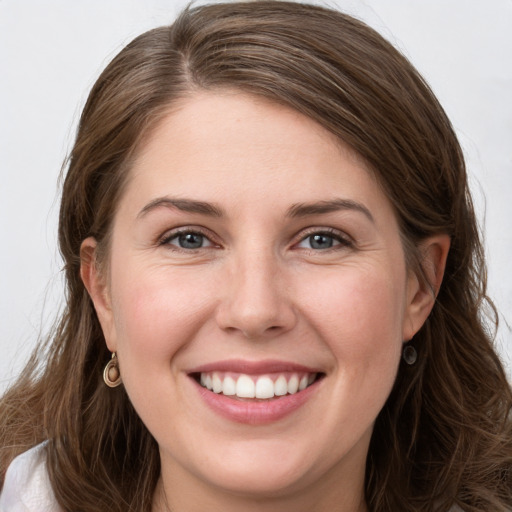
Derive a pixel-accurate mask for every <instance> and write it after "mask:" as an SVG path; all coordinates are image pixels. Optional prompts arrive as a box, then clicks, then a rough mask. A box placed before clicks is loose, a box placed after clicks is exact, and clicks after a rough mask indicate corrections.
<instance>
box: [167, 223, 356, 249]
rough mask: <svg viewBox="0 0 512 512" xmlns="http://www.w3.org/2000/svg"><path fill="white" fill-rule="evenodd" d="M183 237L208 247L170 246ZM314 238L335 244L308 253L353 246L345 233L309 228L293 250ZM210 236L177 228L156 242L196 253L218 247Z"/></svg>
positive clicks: (198, 230) (186, 228)
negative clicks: (185, 236)
mask: <svg viewBox="0 0 512 512" xmlns="http://www.w3.org/2000/svg"><path fill="white" fill-rule="evenodd" d="M184 235H196V236H197V235H198V236H200V237H202V239H203V241H204V240H207V241H208V243H209V245H207V246H201V247H197V248H186V247H180V246H178V245H175V244H171V241H173V240H175V239H179V237H180V236H184ZM314 236H323V237H326V238H330V239H332V240H333V241H334V242H337V243H336V244H335V245H332V246H331V247H327V248H323V249H321V248H319V249H315V248H313V247H308V248H304V249H306V250H308V251H311V252H314V253H318V252H330V251H336V250H339V249H342V248H351V247H353V246H354V243H353V240H352V239H351V238H350V237H349V236H348V235H346V234H345V233H343V232H341V231H338V230H336V229H333V228H309V229H308V230H306V232H302V233H301V238H300V240H299V241H298V242H296V243H294V244H293V247H294V248H297V246H298V245H299V244H301V243H303V242H305V241H306V240H308V239H309V238H311V237H314ZM212 238H213V237H212V236H211V235H209V234H206V233H205V232H204V231H203V230H201V229H199V228H190V227H183V228H178V229H176V230H173V231H172V232H170V233H166V234H165V235H164V236H162V237H161V238H160V240H159V242H158V245H159V246H171V247H172V249H173V250H176V251H183V252H191V251H198V250H200V249H205V248H210V247H219V244H217V243H215V242H214V241H213V240H212Z"/></svg>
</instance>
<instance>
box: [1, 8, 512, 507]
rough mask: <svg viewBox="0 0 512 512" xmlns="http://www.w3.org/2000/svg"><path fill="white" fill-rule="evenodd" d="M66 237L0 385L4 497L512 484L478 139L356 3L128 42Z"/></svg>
mask: <svg viewBox="0 0 512 512" xmlns="http://www.w3.org/2000/svg"><path fill="white" fill-rule="evenodd" d="M59 241H60V247H61V252H62V254H63V257H64V260H65V263H66V277H67V284H68V290H67V292H68V297H67V309H66V311H65V314H64V315H63V318H62V320H61V323H60V324H59V326H58V328H57V329H56V332H55V333H54V336H53V337H52V340H51V342H49V345H48V350H47V355H46V359H45V361H44V366H43V369H42V370H41V372H38V370H37V366H36V362H37V360H36V359H34V361H33V362H32V363H31V365H30V366H29V367H28V368H27V370H26V371H25V373H24V374H23V375H22V376H21V377H20V379H19V380H18V382H17V383H16V384H15V385H14V386H13V387H12V388H11V390H9V391H8V392H7V393H6V395H5V396H4V398H3V400H2V429H1V432H2V441H1V446H2V450H3V451H2V459H1V460H2V473H3V472H4V471H5V469H6V467H7V466H8V465H9V463H11V461H12V460H13V459H14V458H15V456H16V455H18V454H21V453H23V452H25V453H23V454H22V455H21V457H19V458H17V459H15V460H14V462H13V463H12V464H10V466H9V470H8V473H7V476H6V478H5V485H4V490H3V494H2V498H1V499H2V500H3V502H2V501H0V503H2V504H3V506H4V507H8V506H10V507H11V508H12V509H14V506H17V507H21V505H20V501H23V500H25V502H27V501H28V500H39V508H37V505H36V509H37V510H41V508H42V507H41V505H40V504H41V499H44V500H46V505H45V506H48V507H53V508H54V509H55V508H56V507H57V506H58V507H60V509H61V510H81V511H82V510H83V511H100V510H101V511H104V510H113V511H114V510H119V511H126V510H137V511H138V510H153V511H166V510H172V511H181V510H186V511H191V510H204V509H207V508H210V509H213V510H223V511H230V510H280V511H286V510H308V511H309V510H315V511H324V510H329V511H331V510H340V511H347V512H348V511H366V510H374V511H396V510H439V511H441V510H458V508H461V509H462V510H465V511H476V510H496V511H498V510H508V509H509V508H510V506H511V505H512V492H511V488H512V486H511V481H510V479H511V477H510V469H511V460H512V458H511V457H512V449H511V444H512V442H511V441H512V435H511V426H510V421H509V419H508V416H509V411H510V407H511V403H512V396H511V392H510V388H509V386H508V384H507V381H506V379H505V376H504V372H503V369H502V367H501V364H500V362H499V359H498V358H497V356H496V354H495V352H494V351H493V348H492V344H491V341H490V339H489V335H488V334H487V331H486V328H485V324H483V323H482V319H481V318H482V313H483V312H485V311H484V310H483V309H482V308H483V307H484V306H485V305H486V304H489V303H488V300H487V297H486V295H485V272H484V261H483V255H482V247H481V244H480V241H479V237H478V230H477V227H476V222H475V217H474V213H473V208H472V205H471V199H470V196H469V192H468V188H467V178H466V174H465V169H464V162H463V158H462V153H461V150H460V147H459V145H458V143H457V140H456V137H455V135H454V133H453V130H452V128H451V126H450V123H449V121H448V119H447V118H446V116H445V114H444V112H443V110H442V108H441V107H440V105H439V104H438V102H437V101H436V99H435V98H434V96H433V95H432V93H431V91H430V90H429V89H428V87H427V86H426V85H425V83H424V82H423V80H422V79H421V77H419V75H418V74H417V73H416V71H415V70H414V69H413V68H412V67H411V65H410V64H409V63H408V62H407V61H406V60H405V59H404V58H403V57H402V56H401V55H400V54H398V53H397V51H396V50H394V49H393V47H392V46H391V45H389V44H388V43H387V42H386V41H384V40H383V39H382V38H381V37H380V36H379V35H377V34H376V33H375V32H374V31H372V30H371V29H369V28H368V27H367V26H365V25H363V24H362V23H360V22H358V21H356V20H354V19H352V18H350V17H348V16H345V15H342V14H340V13H334V12H332V11H329V10H326V9H323V8H319V7H312V6H307V5H299V4H295V3H287V2H272V1H271V2H250V3H239V4H236V3H234V4H233V3H231V4H225V5H216V6H207V7H199V8H194V9H189V10H187V11H185V12H184V13H183V14H182V15H181V16H180V17H179V19H178V20H177V21H176V22H175V23H174V25H173V26H171V27H163V28H160V29H155V30H152V31H150V32H147V33H146V34H143V35H142V36H140V37H139V38H137V39H136V40H135V41H133V42H132V43H131V44H130V45H128V47H127V48H125V49H124V50H123V51H122V52H121V53H120V54H119V55H118V56H117V57H116V58H115V59H114V60H113V62H112V63H111V64H110V65H109V66H108V67H107V69H106V70H105V71H104V73H103V74H102V75H101V77H100V78H99V80H98V81H97V83H96V85H95V86H94V88H93V90H92V92H91V94H90V97H89V100H88V102H87V104H86V106H85V109H84V112H83V114H82V117H81V121H80V126H79V131H78V134H77V140H76V142H75V146H74V148H73V151H72V153H71V155H70V158H69V167H68V172H67V177H66V180H65V183H64V189H63V196H62V205H61V214H60V226H59ZM34 447H35V448H34ZM29 449H30V450H29ZM26 450H29V451H26ZM57 503H58V505H57ZM14 504H16V505H14ZM7 510H10V509H9V508H7ZM22 510H24V509H22ZM28 510H30V508H28Z"/></svg>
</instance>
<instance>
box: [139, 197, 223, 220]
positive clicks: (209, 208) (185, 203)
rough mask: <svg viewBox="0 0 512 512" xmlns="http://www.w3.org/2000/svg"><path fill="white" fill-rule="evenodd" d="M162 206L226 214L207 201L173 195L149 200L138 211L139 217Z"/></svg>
mask: <svg viewBox="0 0 512 512" xmlns="http://www.w3.org/2000/svg"><path fill="white" fill-rule="evenodd" d="M162 206H163V207H165V208H171V209H176V210H181V211H182V212H188V213H199V214H202V215H209V216H211V217H222V216H223V215H224V212H223V211H222V208H220V207H218V206H215V205H214V204H212V203H207V202H205V201H196V200H194V199H178V198H172V197H157V198H156V199H154V200H153V201H151V202H149V203H148V204H147V205H146V206H144V208H142V210H141V211H140V212H139V213H138V215H137V218H141V217H144V216H145V215H146V214H148V213H149V212H151V211H152V210H155V209H156V208H161V207H162Z"/></svg>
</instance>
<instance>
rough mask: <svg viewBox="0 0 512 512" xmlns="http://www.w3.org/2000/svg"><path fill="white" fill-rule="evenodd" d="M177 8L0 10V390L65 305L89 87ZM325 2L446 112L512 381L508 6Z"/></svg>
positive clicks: (397, 0) (126, 2) (143, 1)
mask: <svg viewBox="0 0 512 512" xmlns="http://www.w3.org/2000/svg"><path fill="white" fill-rule="evenodd" d="M186 3H187V2H186V1H184V0H174V1H172V0H166V1H164V0H75V1H72V2H71V1H69V0H46V1H44V2H41V1H39V0H0V178H1V180H0V244H1V246H0V247H1V250H0V270H1V277H0V392H1V391H2V390H3V389H5V387H6V386H7V384H8V382H9V380H10V379H12V377H13V375H16V373H17V372H19V370H20V368H21V366H22V362H23V361H25V360H26V358H27V356H28V354H29V353H30V350H31V349H32V348H33V347H34V345H35V344H36V343H37V341H38V339H39V337H40V335H41V333H44V332H45V331H46V330H47V329H48V328H49V327H50V325H51V324H52V322H53V320H54V319H55V316H56V314H57V311H58V307H59V304H60V302H61V298H62V294H63V291H62V282H61V275H60V267H61V261H60V257H59V255H58V250H57V248H56V236H55V235H56V225H57V213H58V202H59V195H58V187H57V177H58V174H59V171H60V168H61V165H62V162H63V160H64V157H65V155H66V153H67V151H68V150H69V148H70V146H71V143H72V140H73V137H74V130H75V125H76V121H77V117H78V115H79V111H80V108H81V106H82V105H83V103H84V101H85V98H86V95H87V93H88V90H89V89H90V87H91V86H92V84H93V82H94V80H95V78H96V77H97V76H98V74H99V73H100V71H101V70H102V69H103V67H104V66H105V65H106V64H107V62H108V61H109V60H110V59H111V58H112V57H113V56H114V55H115V54H116V53H117V52H118V51H119V50H120V49H121V48H122V47H123V46H124V45H125V44H126V43H128V42H129V41H130V40H131V39H132V38H133V37H135V36H136V35H138V34H139V33H141V32H143V31H145V30H147V29H149V28H151V27H153V26H157V25H162V24H168V23H170V22H171V21H172V20H173V18H174V17H175V15H176V13H177V12H178V11H179V10H180V9H181V8H182V7H183V6H184V5H185V4H186ZM198 3H200V2H198ZM316 3H321V2H316ZM323 3H324V5H330V6H338V7H339V8H341V9H343V10H345V11H347V12H348V13H351V14H354V15H356V16H357V17H359V18H361V19H363V20H365V21H367V22H368V23H369V24H370V25H372V26H373V27H375V28H376V29H378V30H379V31H380V32H381V33H382V34H383V35H384V36H386V37H387V38H388V39H390V40H391V41H392V42H393V43H394V44H395V45H396V46H397V47H398V48H400V49H401V50H402V51H403V52H404V53H405V54H406V55H407V56H408V57H409V58H410V59H411V60H412V62H413V64H415V65H416V67H417V68H418V69H419V71H420V72H421V73H422V74H423V75H424V76H425V77H426V79H427V81H428V82H429V83H430V85H431V86H432V88H433V89H434V92H435V93H436V94H437V95H438V97H439V99H440V101H441V103H442V104H443V105H444V107H445V109H446V110H447V113H448V115H449V116H450V118H451V120H452V122H453V124H454V126H455V128H456V130H457V133H458V134H459V137H460V140H461V143H462V145H463V148H464V151H465V153H466V156H467V164H468V168H469V170H470V174H471V184H472V188H473V192H474V195H475V201H476V204H477V207H478V212H479V215H480V219H481V223H482V226H483V229H484V232H485V238H486V248H487V253H488V261H489V290H490V294H491V296H492V297H493V298H494V299H495V302H496V304H497V306H498V309H499V310H500V312H501V318H500V320H501V327H500V330H499V333H498V337H497V345H498V348H499V351H500V353H501V354H502V357H503V359H504V361H505V363H506V365H507V369H508V371H509V375H512V370H511V368H512V330H511V324H512V277H511V273H510V269H511V267H512V261H511V257H510V255H511V254H512V229H511V228H512V221H511V219H512V197H511V196H512V194H511V192H512V66H511V63H512V31H511V30H510V27H511V26H512V0H492V1H489V2H482V1H480V0H478V1H477V0H421V1H420V0H417V1H414V2H413V1H411V0H366V1H363V0H346V1H344V0H339V1H332V0H331V1H328V2H323Z"/></svg>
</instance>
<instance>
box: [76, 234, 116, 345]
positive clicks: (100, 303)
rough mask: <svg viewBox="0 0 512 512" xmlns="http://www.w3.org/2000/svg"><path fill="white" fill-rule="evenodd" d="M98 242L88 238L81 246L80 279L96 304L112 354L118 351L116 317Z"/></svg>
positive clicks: (95, 307)
mask: <svg viewBox="0 0 512 512" xmlns="http://www.w3.org/2000/svg"><path fill="white" fill-rule="evenodd" d="M97 245H98V244H97V242H96V240H95V239H94V238H93V237H89V238H86V239H85V240H84V241H83V242H82V245H81V246H80V277H81V278H82V281H83V283H84V286H85V288H86V289H87V291H88V292H89V296H90V297H91V300H92V302H93V304H94V309H95V310H96V314H97V315H98V319H99V321H100V324H101V329H102V331H103V335H104V336H105V341H106V343H107V346H108V348H109V350H110V351H111V352H115V351H116V345H117V343H116V336H115V328H114V316H113V314H112V304H111V298H110V294H109V290H108V284H107V279H106V276H105V275H104V273H102V272H101V271H100V269H99V268H98V262H97Z"/></svg>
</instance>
